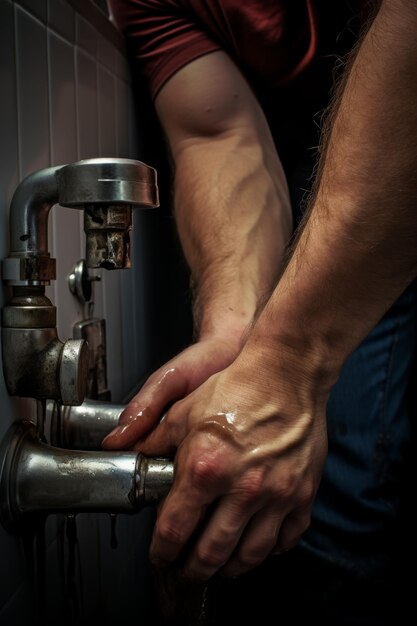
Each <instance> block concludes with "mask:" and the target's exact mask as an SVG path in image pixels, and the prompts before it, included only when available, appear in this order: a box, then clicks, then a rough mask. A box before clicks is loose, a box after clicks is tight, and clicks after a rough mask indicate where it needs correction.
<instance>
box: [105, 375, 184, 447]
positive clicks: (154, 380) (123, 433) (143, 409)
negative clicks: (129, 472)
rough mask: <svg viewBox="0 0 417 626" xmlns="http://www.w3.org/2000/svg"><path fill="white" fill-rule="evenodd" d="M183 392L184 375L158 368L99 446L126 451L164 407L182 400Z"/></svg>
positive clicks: (156, 420)
mask: <svg viewBox="0 0 417 626" xmlns="http://www.w3.org/2000/svg"><path fill="white" fill-rule="evenodd" d="M186 390H187V380H186V378H185V376H183V375H182V374H181V372H180V371H179V370H178V369H176V368H173V367H171V368H168V369H167V368H166V367H165V368H161V369H160V370H158V371H157V372H155V373H154V374H153V375H152V376H151V377H150V378H149V379H148V381H147V382H146V383H145V385H144V386H143V387H142V389H141V390H140V391H139V393H138V394H137V395H136V396H135V397H134V398H133V399H132V400H131V401H130V402H129V404H127V405H126V407H125V408H124V410H123V411H122V413H121V415H120V418H119V425H118V426H117V427H116V428H115V429H114V430H113V431H112V432H111V433H109V434H108V435H107V437H105V439H104V440H103V442H102V447H103V448H104V449H109V450H113V449H114V450H120V449H125V448H130V447H131V446H132V445H133V444H134V443H136V441H138V439H142V438H143V437H144V436H145V435H146V433H148V432H149V431H150V430H152V428H154V427H155V425H156V424H158V420H159V419H160V417H161V414H162V413H163V411H164V410H165V409H166V407H167V406H169V405H171V404H172V403H173V402H175V400H177V399H179V398H182V397H183V395H184V394H185V393H186Z"/></svg>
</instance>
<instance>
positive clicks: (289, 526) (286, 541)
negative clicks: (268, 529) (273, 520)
mask: <svg viewBox="0 0 417 626" xmlns="http://www.w3.org/2000/svg"><path fill="white" fill-rule="evenodd" d="M310 513H311V509H310V508H308V509H307V508H306V509H303V510H297V511H295V512H292V513H290V514H289V515H287V517H286V518H285V519H284V521H283V522H282V524H281V528H280V530H279V533H278V538H277V541H276V544H275V546H274V547H273V549H272V550H271V554H281V553H282V552H288V550H292V549H293V548H295V546H296V545H297V543H298V542H299V541H300V539H301V536H302V535H303V534H304V533H305V532H306V530H307V529H308V527H309V526H310Z"/></svg>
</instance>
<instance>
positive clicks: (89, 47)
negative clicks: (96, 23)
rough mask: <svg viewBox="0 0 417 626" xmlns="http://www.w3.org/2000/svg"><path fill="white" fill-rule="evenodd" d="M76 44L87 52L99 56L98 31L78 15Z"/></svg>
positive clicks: (76, 17)
mask: <svg viewBox="0 0 417 626" xmlns="http://www.w3.org/2000/svg"><path fill="white" fill-rule="evenodd" d="M75 26H76V42H77V45H78V46H80V47H81V48H82V49H83V50H85V52H88V53H89V54H91V55H92V56H93V57H96V56H97V38H98V35H97V31H96V30H94V28H93V26H92V25H91V24H89V23H88V22H87V21H86V20H85V19H84V18H83V17H81V15H78V13H77V14H76V16H75Z"/></svg>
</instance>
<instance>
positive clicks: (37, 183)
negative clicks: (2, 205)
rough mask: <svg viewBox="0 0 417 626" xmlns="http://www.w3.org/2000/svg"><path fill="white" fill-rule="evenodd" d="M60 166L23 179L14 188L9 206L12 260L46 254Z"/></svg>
mask: <svg viewBox="0 0 417 626" xmlns="http://www.w3.org/2000/svg"><path fill="white" fill-rule="evenodd" d="M62 167H63V166H62V165H57V166H55V167H49V168H47V169H43V170H40V171H38V172H35V173H34V174H30V175H29V176H26V178H25V179H24V180H22V182H21V183H20V184H19V186H18V187H17V188H16V191H15V193H14V195H13V198H12V202H11V206H10V247H11V250H10V254H11V256H25V255H28V254H29V255H32V254H35V255H41V256H49V253H48V215H49V211H50V210H51V208H52V207H53V205H54V204H56V203H57V202H58V195H59V190H58V180H57V177H56V173H57V172H58V171H59V170H60V169H61V168H62Z"/></svg>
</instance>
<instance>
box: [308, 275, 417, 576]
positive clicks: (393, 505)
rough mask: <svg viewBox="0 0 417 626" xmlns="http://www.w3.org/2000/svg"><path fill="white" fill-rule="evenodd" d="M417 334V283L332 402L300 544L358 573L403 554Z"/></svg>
mask: <svg viewBox="0 0 417 626" xmlns="http://www.w3.org/2000/svg"><path fill="white" fill-rule="evenodd" d="M416 336H417V284H413V285H412V286H411V287H410V288H408V289H407V291H406V292H405V293H404V294H403V295H402V296H401V297H400V298H399V300H398V301H397V302H396V303H395V304H394V305H393V306H392V307H391V309H390V310H389V311H388V312H387V314H386V315H385V316H384V317H383V319H382V320H381V321H380V322H379V323H378V324H377V326H376V327H375V328H374V329H373V330H372V332H371V333H370V334H369V335H368V337H367V338H366V339H365V340H364V341H363V343H362V344H361V345H360V346H359V348H357V350H356V351H355V352H354V353H353V354H352V355H351V357H350V358H349V359H348V361H347V362H346V364H345V366H344V368H343V370H342V373H341V376H340V378H339V380H338V382H337V384H336V386H335V387H334V388H333V390H332V393H331V395H330V400H329V402H328V407H327V423H328V437H329V452H328V458H327V463H326V466H325V471H324V475H323V479H322V482H321V485H320V488H319V491H318V494H317V497H316V501H315V505H314V508H313V515H312V523H311V527H310V529H309V530H308V532H307V533H306V534H305V535H304V538H303V540H302V542H301V544H300V547H302V548H303V549H305V550H308V551H310V552H311V553H314V554H315V555H317V556H318V557H319V558H321V559H324V560H328V561H331V562H333V563H335V564H337V565H340V566H341V567H343V568H344V569H353V570H354V571H355V572H356V573H357V574H358V575H364V576H368V575H371V576H372V575H374V574H375V573H381V572H383V570H384V568H389V567H390V566H391V563H392V560H393V558H395V545H396V543H398V542H397V540H396V533H397V532H398V524H399V517H400V515H401V512H402V510H403V507H404V504H405V503H404V501H403V498H406V497H407V489H405V486H406V484H407V477H408V476H409V474H410V468H411V458H410V457H411V451H412V448H411V419H410V418H411V416H410V405H409V390H410V382H411V381H410V372H411V370H412V365H413V360H414V357H415V353H416ZM404 510H405V509H404Z"/></svg>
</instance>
